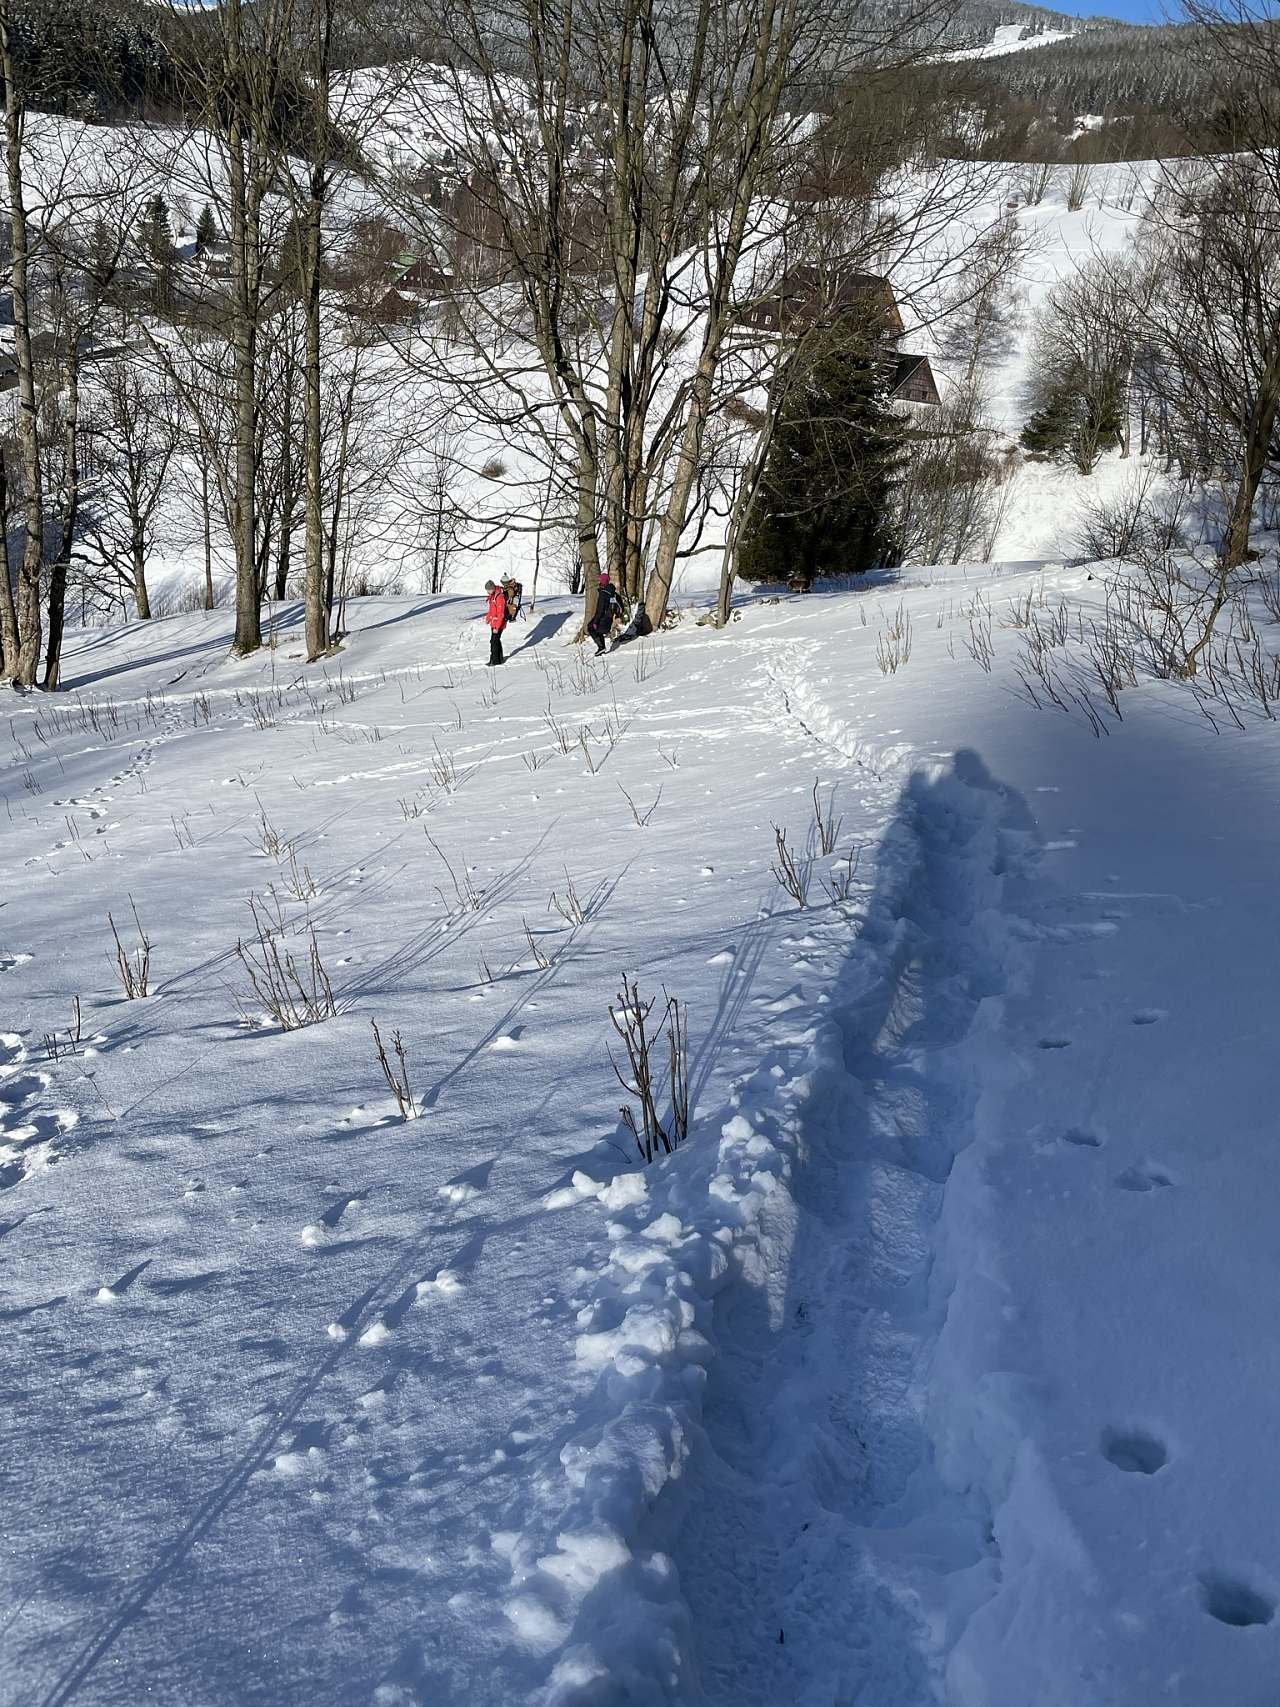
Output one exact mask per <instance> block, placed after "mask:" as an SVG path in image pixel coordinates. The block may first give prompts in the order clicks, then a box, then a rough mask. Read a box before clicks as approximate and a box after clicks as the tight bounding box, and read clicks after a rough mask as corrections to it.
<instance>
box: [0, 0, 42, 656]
mask: <svg viewBox="0 0 1280 1707" xmlns="http://www.w3.org/2000/svg"><path fill="white" fill-rule="evenodd" d="M11 31H12V13H11V10H10V5H9V4H8V0H5V3H4V4H3V5H2V6H0V75H2V76H3V78H4V93H5V109H4V128H5V156H6V160H5V164H6V166H7V169H8V182H9V225H10V231H11V242H12V247H13V258H12V261H11V264H10V269H9V279H10V285H11V289H12V296H13V354H14V365H15V367H16V368H17V377H18V439H19V443H20V445H21V450H22V479H23V484H24V487H25V491H24V494H23V496H24V500H25V523H26V534H27V537H26V542H25V544H24V546H23V552H22V564H21V567H20V568H19V570H18V599H17V616H18V649H17V667H16V669H14V670H13V671H12V679H13V680H14V681H15V682H17V683H18V684H19V685H20V686H22V687H34V686H35V680H36V668H37V664H38V662H39V658H40V569H41V565H42V562H43V559H44V487H43V481H42V471H41V468H40V422H39V414H38V410H37V406H36V382H35V365H34V362H33V360H32V355H31V299H30V294H29V282H28V259H29V257H28V228H27V209H26V201H25V186H24V184H23V177H22V132H23V121H24V118H25V108H24V105H23V101H22V97H21V95H20V93H19V89H18V79H17V68H16V65H15V62H14V55H13V45H12V40H11Z"/></svg>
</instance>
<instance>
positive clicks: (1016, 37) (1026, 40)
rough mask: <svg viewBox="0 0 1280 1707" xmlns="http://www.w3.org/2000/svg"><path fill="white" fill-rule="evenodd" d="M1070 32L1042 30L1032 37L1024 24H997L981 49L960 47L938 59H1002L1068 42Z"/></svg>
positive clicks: (940, 55) (941, 55)
mask: <svg viewBox="0 0 1280 1707" xmlns="http://www.w3.org/2000/svg"><path fill="white" fill-rule="evenodd" d="M1070 39H1071V31H1070V30H1042V31H1041V32H1040V34H1039V35H1034V34H1032V32H1031V31H1030V30H1029V29H1028V28H1027V26H1026V25H1025V24H997V25H996V27H995V29H994V30H993V31H992V32H991V40H990V41H988V42H984V43H983V44H982V46H981V47H960V48H956V49H955V50H954V51H953V52H951V53H943V54H939V56H938V57H939V58H940V59H1002V58H1003V57H1004V55H1005V54H1007V53H1025V52H1026V50H1027V49H1028V48H1033V47H1048V45H1049V43H1050V42H1055V41H1069V40H1070Z"/></svg>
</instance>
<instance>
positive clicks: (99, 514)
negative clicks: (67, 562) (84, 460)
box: [86, 354, 182, 621]
mask: <svg viewBox="0 0 1280 1707" xmlns="http://www.w3.org/2000/svg"><path fill="white" fill-rule="evenodd" d="M92 391H93V397H94V405H93V407H92V408H91V411H90V414H89V417H88V420H87V423H86V438H87V441H88V449H89V455H90V490H91V494H92V500H93V502H92V509H93V512H94V516H93V520H92V522H91V523H90V524H89V526H88V528H87V529H86V543H87V545H88V547H89V549H90V550H91V551H92V553H93V555H94V558H95V559H96V560H97V562H99V563H100V564H102V565H103V567H104V568H106V569H107V570H108V571H109V572H110V573H111V574H112V575H113V576H114V577H115V580H116V582H117V583H118V584H119V585H120V586H122V587H126V588H127V589H128V590H129V592H130V593H131V594H132V596H133V599H134V603H135V605H136V607H137V611H138V615H139V617H141V618H142V619H143V620H144V621H145V620H146V619H147V618H149V617H150V615H151V598H150V594H149V591H148V587H147V561H148V558H149V557H150V554H151V551H152V547H153V545H154V543H155V533H156V526H157V521H158V517H159V513H160V508H161V504H162V501H163V499H164V497H165V493H166V490H167V489H168V485H169V474H170V470H171V469H172V467H173V461H174V458H175V456H176V455H177V452H178V448H179V445H180V443H181V440H182V420H181V415H180V411H179V409H178V407H177V406H176V404H175V401H174V399H173V396H172V393H171V392H170V391H169V390H168V388H167V387H166V386H165V385H164V383H163V380H162V378H161V376H160V375H159V374H157V373H156V371H155V370H154V369H153V368H152V367H150V366H149V365H148V364H147V363H146V361H145V360H144V359H143V358H142V357H141V355H140V354H134V355H131V356H130V357H129V358H127V359H124V360H115V361H112V362H109V363H106V364H104V366H103V367H102V368H101V369H100V370H99V371H97V372H96V373H94V375H93V380H92Z"/></svg>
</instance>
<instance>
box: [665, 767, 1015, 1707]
mask: <svg viewBox="0 0 1280 1707" xmlns="http://www.w3.org/2000/svg"><path fill="white" fill-rule="evenodd" d="M1028 841H1029V821H1028V816H1027V814H1026V812H1025V808H1023V807H1022V805H1021V803H1020V802H1019V801H1018V800H1017V798H1016V797H1015V796H1011V795H1010V794H1008V793H1007V792H1006V791H1005V790H1003V789H1002V788H1000V787H999V786H998V785H997V784H996V783H995V782H994V781H993V780H992V778H991V777H989V776H988V775H987V774H986V772H985V770H984V769H983V767H982V764H981V761H980V760H978V759H977V758H976V756H974V755H972V754H965V753H962V754H960V755H958V756H957V758H956V760H955V762H954V764H953V765H950V766H945V767H944V766H938V767H936V768H934V769H933V770H931V771H928V772H921V773H918V774H916V775H915V776H913V777H912V778H911V779H910V781H909V782H908V784H907V786H906V788H905V789H904V791H903V793H902V796H901V799H900V802H899V806H898V810H897V813H896V816H895V818H894V821H893V822H892V824H891V825H890V827H889V829H888V831H887V833H886V835H885V838H884V840H883V843H882V845H881V848H880V850H879V855H878V867H879V869H878V872H877V877H876V886H875V890H874V892H873V894H872V895H871V896H870V898H869V901H868V903H867V907H866V913H865V922H864V923H863V924H862V927H861V929H860V930H858V932H857V934H856V936H855V937H854V940H853V941H852V943H850V942H849V941H848V931H847V927H846V928H845V930H844V931H843V932H842V928H841V926H840V925H839V924H836V925H832V924H827V925H819V926H814V927H812V929H811V931H810V933H809V934H808V935H806V936H805V937H803V938H801V939H799V940H793V947H792V952H793V956H794V958H795V959H796V961H797V963H798V964H799V965H800V966H801V967H802V968H804V967H806V964H808V965H811V964H812V961H813V960H814V959H816V958H820V957H821V956H822V955H823V954H825V953H830V952H832V951H833V950H835V951H837V952H838V951H839V950H840V949H841V948H844V949H845V950H846V951H847V958H846V959H845V961H844V964H843V966H842V967H841V969H840V971H839V973H838V975H837V977H836V980H835V984H834V987H833V989H832V991H831V993H830V999H829V1001H828V1000H827V998H826V997H825V996H824V997H820V998H819V1001H820V1003H821V1004H822V1010H823V1011H822V1017H820V1018H819V1019H818V1020H817V1021H816V1022H813V1021H812V1020H811V1019H810V1020H809V1023H806V1024H804V1025H802V1026H801V1027H799V1028H797V1029H796V1030H795V1031H794V1032H793V1033H792V1034H791V1035H790V1036H788V1035H787V1034H786V1033H785V1030H784V1032H783V1035H782V1036H781V1037H779V1036H778V1029H779V1028H778V1027H777V1025H776V1023H775V1026H774V1027H773V1028H772V1030H773V1039H774V1041H773V1045H772V1047H771V1046H770V1045H769V1044H768V1042H767V1041H765V1040H764V1039H762V1054H761V1065H760V1067H759V1069H758V1070H757V1072H756V1073H755V1074H754V1075H753V1076H752V1077H751V1078H750V1079H749V1080H747V1081H744V1083H743V1084H742V1086H741V1087H740V1088H739V1090H738V1091H737V1093H736V1094H735V1101H736V1102H737V1103H738V1104H739V1112H738V1114H736V1115H735V1117H734V1120H733V1122H732V1123H731V1124H732V1125H734V1126H737V1127H739V1128H745V1127H749V1128H750V1129H751V1130H752V1131H753V1132H754V1133H756V1134H757V1135H758V1141H759V1140H764V1141H765V1142H766V1143H767V1145H768V1147H769V1149H770V1150H776V1151H777V1152H778V1154H779V1155H780V1156H781V1157H782V1158H783V1161H782V1164H781V1166H780V1168H779V1170H778V1180H779V1189H775V1190H773V1191H772V1192H771V1193H770V1194H769V1195H768V1197H767V1199H766V1201H765V1203H764V1204H763V1205H762V1208H761V1212H760V1216H759V1226H758V1236H757V1239H756V1241H755V1243H754V1248H753V1250H752V1251H751V1254H750V1258H749V1260H748V1261H747V1262H746V1263H745V1264H744V1270H743V1274H742V1277H741V1283H740V1284H739V1285H738V1286H736V1287H735V1288H733V1289H732V1290H731V1291H727V1292H725V1293H723V1294H722V1295H721V1301H720V1303H719V1304H718V1307H717V1311H716V1317H715V1322H714V1326H713V1330H712V1331H713V1337H714V1338H715V1340H716V1342H717V1343H718V1345H719V1347H720V1355H719V1357H718V1358H717V1360H716V1362H715V1363H714V1364H713V1365H712V1367H711V1370H710V1376H709V1387H708V1393H707V1399H706V1405H705V1412H704V1416H703V1419H702V1427H701V1429H700V1430H698V1431H696V1437H695V1445H694V1448H693V1452H692V1461H691V1465H690V1469H689V1473H688V1475H687V1476H686V1478H685V1480H684V1485H683V1487H681V1488H680V1489H679V1492H678V1493H673V1496H672V1502H671V1508H670V1510H669V1511H667V1512H665V1513H662V1512H660V1513H659V1515H658V1518H657V1522H656V1527H657V1529H658V1530H660V1531H661V1530H663V1529H665V1532H666V1534H665V1539H666V1541H667V1544H668V1545H669V1546H670V1548H671V1551H672V1553H673V1555H674V1558H675V1560H676V1563H677V1566H678V1569H679V1574H680V1578H681V1582H682V1583H683V1585H684V1587H685V1591H686V1594H687V1597H688V1602H689V1609H690V1632H689V1641H690V1658H691V1661H692V1665H691V1670H690V1676H689V1678H688V1679H687V1680H686V1682H685V1685H684V1687H683V1689H682V1690H679V1691H676V1692H675V1693H674V1694H673V1696H672V1699H674V1700H682V1701H693V1700H698V1701H705V1702H707V1703H708V1704H714V1707H720V1704H723V1707H729V1704H730V1703H741V1704H744V1707H745V1704H748V1703H752V1704H754V1703H759V1704H760V1707H766V1704H771V1703H776V1702H779V1701H785V1700H794V1701H797V1702H802V1703H809V1702H813V1703H818V1702H823V1703H825V1702H835V1703H845V1702H854V1701H858V1702H864V1701H865V1702H867V1703H872V1702H874V1703H875V1704H876V1707H922V1704H924V1703H926V1702H928V1701H932V1700H934V1699H941V1694H940V1684H941V1670H942V1665H943V1663H944V1659H945V1650H946V1648H947V1647H948V1646H949V1645H950V1643H951V1642H952V1641H953V1640H954V1638H955V1634H956V1630H957V1628H958V1626H959V1625H960V1624H962V1622H963V1620H964V1618H965V1617H966V1616H967V1614H968V1611H969V1610H970V1609H971V1608H972V1606H974V1605H975V1604H978V1603H979V1602H980V1601H981V1600H982V1599H984V1598H985V1597H986V1596H987V1594H988V1593H989V1592H990V1591H991V1588H992V1586H993V1584H994V1582H995V1580H996V1575H997V1573H998V1568H999V1560H998V1555H997V1554H996V1553H995V1550H994V1548H993V1546H992V1544H991V1541H990V1523H991V1513H990V1511H989V1509H988V1507H987V1506H986V1504H985V1501H984V1500H983V1498H982V1497H981V1496H978V1495H975V1496H972V1497H966V1496H964V1495H960V1494H956V1493H954V1492H952V1491H951V1490H949V1489H948V1488H946V1487H945V1486H944V1485H943V1484H942V1482H941V1480H940V1478H939V1475H938V1472H937V1470H936V1468H935V1465H934V1461H933V1447H932V1442H931V1438H930V1425H931V1418H930V1415H929V1411H930V1401H931V1391H930V1381H929V1365H930V1358H931V1355H932V1353H933V1349H934V1347H935V1345H936V1343H937V1341H938V1338H939V1335H940V1334H942V1333H945V1327H946V1311H947V1304H948V1289H949V1285H950V1281H948V1282H946V1283H945V1284H940V1283H939V1277H938V1276H937V1275H936V1274H935V1273H934V1272H933V1269H932V1252H933V1247H934V1241H935V1236H936V1226H937V1221H938V1217H939V1214H940V1212H941V1208H942V1202H943V1197H944V1194H945V1191H946V1189H947V1180H948V1175H949V1172H950V1170H951V1166H952V1161H953V1158H954V1157H955V1156H956V1154H957V1153H958V1152H961V1151H963V1150H964V1148H965V1147H966V1146H967V1145H968V1144H969V1143H970V1142H971V1140H972V1138H973V1136H974V1133H975V1132H976V1131H977V1130H978V1129H979V1128H980V1127H981V1125H982V1123H983V1122H984V1121H986V1120H987V1119H988V1118H990V1116H991V1113H992V1112H993V1108H994V1105H995V1102H996V1100H998V1098H999V1095H1000V1091H1001V1087H1002V1086H1003V1085H1004V1084H1005V1083H1006V1082H1007V1080H1008V1077H1009V1075H1010V1073H1011V1071H1012V1068H1011V1064H1010V1060H1009V1056H1008V1052H1007V1050H1006V1048H1005V1046H1004V1044H1003V1043H1002V1041H1001V1039H1000V1019H1001V1007H1002V995H1003V993H1004V991H1005V989H1006V987H1007V984H1008V981H1009V979H1010V978H1011V977H1016V976H1017V974H1018V968H1019V965H1020V958H1019V955H1018V954H1017V953H1011V940H1010V939H1011V933H1010V931H1009V930H1008V928H1007V926H1006V923H1005V920H1004V918H1003V916H1002V905H1003V898H1004V897H1003V891H1004V885H1005V873H1006V870H1007V868H1008V865H1009V862H1010V861H1011V860H1013V861H1017V860H1019V859H1020V858H1021V856H1022V853H1023V851H1024V850H1025V848H1026V846H1027V845H1028ZM842 936H843V937H844V940H843V942H842V941H841V938H842ZM803 975H804V974H803V971H802V973H801V976H802V978H803ZM801 1012H802V1010H800V1008H799V1004H797V1015H799V1014H800V1013H801ZM805 1017H806V1019H808V1016H805ZM726 1130H728V1129H726ZM744 1609H746V1612H745V1615H744Z"/></svg>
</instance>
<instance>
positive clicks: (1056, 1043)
mask: <svg viewBox="0 0 1280 1707" xmlns="http://www.w3.org/2000/svg"><path fill="white" fill-rule="evenodd" d="M1070 1047H1071V1039H1070V1038H1069V1037H1042V1038H1041V1039H1040V1041H1039V1043H1037V1044H1036V1048H1037V1049H1070Z"/></svg>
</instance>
